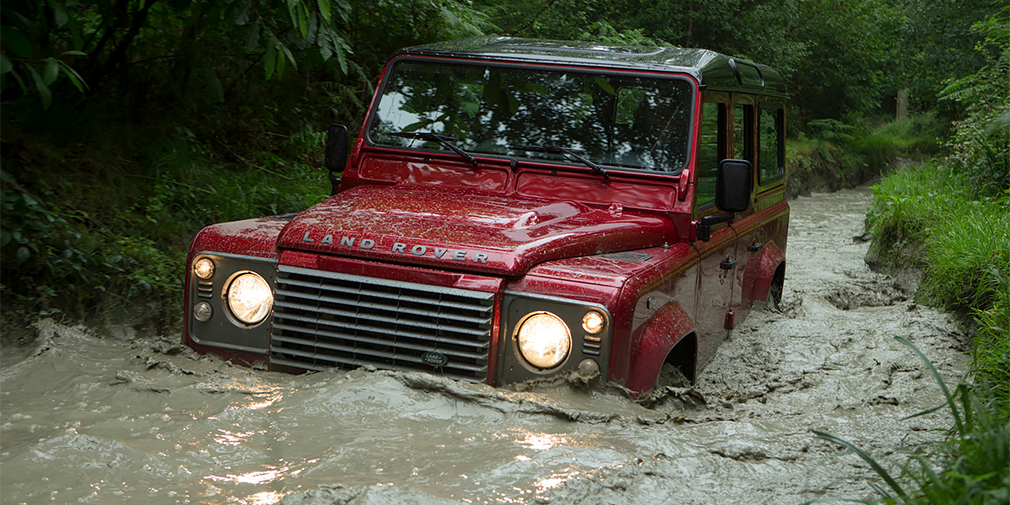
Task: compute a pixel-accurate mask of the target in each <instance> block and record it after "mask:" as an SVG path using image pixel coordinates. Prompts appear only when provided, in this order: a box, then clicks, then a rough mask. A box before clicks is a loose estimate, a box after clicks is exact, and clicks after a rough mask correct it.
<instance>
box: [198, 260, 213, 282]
mask: <svg viewBox="0 0 1010 505" xmlns="http://www.w3.org/2000/svg"><path fill="white" fill-rule="evenodd" d="M193 273H195V274H196V276H197V277H199V278H201V279H203V280H207V279H210V278H211V277H213V276H214V262H213V261H211V260H210V258H200V259H198V260H196V263H193Z"/></svg>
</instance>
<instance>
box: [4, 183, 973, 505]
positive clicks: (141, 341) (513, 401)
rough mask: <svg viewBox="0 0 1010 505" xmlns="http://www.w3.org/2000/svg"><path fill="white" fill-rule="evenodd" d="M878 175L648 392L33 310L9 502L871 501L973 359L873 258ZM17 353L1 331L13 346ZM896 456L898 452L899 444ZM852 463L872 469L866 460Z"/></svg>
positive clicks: (919, 441) (795, 223) (14, 418)
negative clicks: (733, 318)
mask: <svg viewBox="0 0 1010 505" xmlns="http://www.w3.org/2000/svg"><path fill="white" fill-rule="evenodd" d="M868 199H869V192H868V190H867V189H865V188H863V189H859V190H851V191H841V192H838V193H833V194H827V195H815V196H814V197H810V198H800V199H798V200H795V201H793V202H791V205H792V207H793V212H792V221H791V230H790V239H789V240H790V242H789V248H788V261H789V263H788V266H787V270H786V286H785V291H784V298H783V302H782V304H781V305H780V307H779V308H777V309H774V310H772V309H769V308H762V309H758V310H754V311H752V312H751V314H750V316H749V318H748V320H747V321H746V322H745V323H744V324H741V325H739V328H738V330H736V331H735V332H734V334H733V335H732V336H731V338H730V339H729V340H728V341H726V342H725V343H724V344H723V345H722V347H721V348H720V349H719V352H718V353H717V355H716V357H715V358H714V359H713V361H712V362H711V363H709V364H708V366H707V367H706V369H705V370H704V371H703V372H702V374H701V375H700V376H699V381H698V383H697V384H695V385H694V386H693V387H674V386H665V387H662V388H659V389H657V390H655V391H653V392H652V393H651V394H650V395H646V396H645V397H644V398H643V399H641V400H634V399H632V398H631V396H630V395H629V394H628V392H627V391H626V390H624V389H623V388H621V387H620V386H617V385H613V384H605V383H602V382H601V381H599V379H586V378H583V377H579V376H577V375H571V376H566V377H560V378H554V379H551V380H545V381H541V382H538V383H533V384H522V385H516V386H513V387H510V388H502V389H494V388H490V387H487V386H484V385H479V384H468V383H457V382H454V381H451V380H446V379H443V378H439V377H434V376H430V375H424V374H412V373H397V372H388V371H375V370H369V369H362V370H357V371H353V372H343V371H331V372H324V373H317V374H309V375H302V376H290V375H284V374H276V373H271V372H265V371H260V370H249V369H245V368H241V367H234V366H231V365H230V364H229V363H226V362H223V361H220V360H218V359H215V358H210V357H200V356H197V355H196V354H194V353H193V352H192V351H190V350H189V349H188V348H185V347H183V346H181V345H180V344H178V343H177V338H176V337H175V336H174V335H173V336H170V337H161V338H158V337H150V336H144V335H133V334H130V332H129V330H122V331H120V332H119V334H101V333H97V332H93V331H88V330H85V329H80V328H68V327H66V326H62V325H59V324H56V323H54V322H52V321H48V320H47V321H40V322H39V323H38V324H37V329H38V333H39V334H40V339H39V341H38V343H37V347H36V348H35V349H33V350H31V352H29V351H26V350H17V351H18V352H23V353H24V354H25V355H28V356H29V357H28V358H27V359H25V360H23V361H21V362H19V363H17V364H14V365H9V366H6V367H5V368H4V369H3V370H0V380H2V384H0V476H2V477H0V485H2V487H3V492H2V493H0V503H3V504H6V503H43V502H45V503H78V502H83V503H113V504H114V503H135V502H137V501H141V500H142V501H144V502H146V503H155V504H160V503H166V504H168V503H212V504H218V503H219V504H227V503H238V504H248V505H254V504H255V505H263V504H273V503H284V504H289V505H291V504H327V505H329V504H344V503H350V504H366V503H420V504H427V503H460V502H465V503H562V504H567V503H573V504H574V503H580V504H581V503H590V504H591V503H601V504H602V503H615V504H618V503H629V504H635V503H665V502H672V503H685V504H690V503H697V504H708V503H713V504H715V503H728V502H733V501H737V502H741V503H783V504H793V503H801V502H803V501H806V500H811V499H818V498H825V497H833V496H835V497H855V498H861V497H868V496H871V495H872V489H871V488H870V486H869V485H868V484H867V482H866V481H865V480H861V479H862V478H865V477H868V476H870V472H869V469H868V468H867V467H866V466H865V465H864V464H863V462H862V461H861V460H859V459H858V458H857V457H855V456H854V455H851V454H846V453H845V452H843V451H840V450H839V449H838V448H836V447H834V446H832V445H830V444H827V443H825V442H823V441H820V440H819V439H817V438H816V437H814V436H813V434H812V433H811V431H810V430H811V429H819V430H824V431H828V432H831V433H834V434H837V435H839V436H842V437H845V438H848V439H850V440H853V441H854V442H856V443H857V444H859V445H861V446H862V447H864V448H866V449H868V450H869V451H871V452H872V453H873V454H875V455H878V456H881V455H883V456H886V455H888V454H892V455H895V456H898V455H896V454H894V452H896V451H902V450H909V449H914V448H916V447H921V446H922V445H923V444H927V443H930V442H931V441H935V440H939V439H942V437H943V430H944V429H946V428H947V427H949V420H948V419H947V418H946V415H945V413H944V412H942V411H941V412H937V413H934V414H930V415H927V416H922V417H916V418H912V419H907V417H908V416H909V415H912V414H915V413H917V412H920V411H922V410H925V409H926V408H930V407H933V406H935V405H937V404H939V403H940V401H941V400H942V397H941V396H940V394H939V391H938V389H937V387H936V385H935V384H934V383H933V382H932V379H931V378H930V377H929V375H928V373H925V370H924V368H923V366H922V365H921V363H919V361H918V360H917V359H916V358H915V356H914V355H913V354H912V353H911V352H910V351H909V350H908V349H907V348H905V347H904V346H902V345H901V344H899V343H898V342H896V341H895V340H894V337H895V336H899V335H900V336H904V337H906V338H908V339H909V340H911V341H912V342H913V343H915V344H916V345H917V346H918V347H919V348H920V349H921V350H923V351H924V352H925V353H926V354H927V355H928V356H930V357H931V358H932V359H933V361H934V363H935V364H936V365H937V367H938V368H939V369H940V371H941V372H942V373H943V374H944V375H945V376H946V378H947V379H948V380H949V381H956V380H958V378H959V377H960V374H961V373H962V371H963V370H965V368H966V366H967V363H968V358H967V356H966V355H965V353H964V352H963V351H964V341H965V340H964V335H962V334H961V333H960V332H959V331H958V330H957V326H956V325H955V324H954V323H953V321H952V320H950V319H949V318H948V317H946V316H944V315H941V314H938V313H936V312H935V311H933V310H931V309H928V308H922V307H918V306H916V305H915V304H914V303H912V302H910V301H909V300H908V298H909V296H908V294H906V293H903V292H902V291H901V290H900V289H898V288H896V287H895V286H894V282H893V281H892V280H891V279H889V278H888V277H886V276H883V275H879V274H875V273H872V272H870V271H869V270H868V269H867V268H866V266H865V265H864V264H863V261H862V257H863V255H864V254H865V251H866V244H865V243H863V242H862V241H861V240H859V239H854V237H857V236H858V235H860V234H861V223H862V220H863V214H864V212H865V208H866V204H867V201H868ZM8 351H9V350H6V349H5V352H8ZM899 459H900V458H899ZM850 477H854V478H850Z"/></svg>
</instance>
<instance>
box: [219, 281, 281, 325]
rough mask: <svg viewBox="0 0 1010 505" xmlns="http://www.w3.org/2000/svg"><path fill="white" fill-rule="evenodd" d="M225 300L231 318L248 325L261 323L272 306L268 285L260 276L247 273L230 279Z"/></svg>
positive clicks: (271, 294) (271, 296)
mask: <svg viewBox="0 0 1010 505" xmlns="http://www.w3.org/2000/svg"><path fill="white" fill-rule="evenodd" d="M225 299H226V300H227V302H228V310H229V311H231V314H232V316H234V317H235V319H237V320H238V321H240V322H242V323H244V324H248V325H255V324H259V323H261V322H263V320H264V319H266V317H267V315H269V314H270V310H271V309H273V305H274V295H273V291H272V290H271V289H270V284H269V283H267V281H266V279H264V278H263V277H262V276H261V275H259V274H257V273H256V272H249V271H247V272H242V273H239V274H238V275H236V276H235V277H233V278H232V280H231V282H230V283H229V284H228V291H227V293H226V294H225Z"/></svg>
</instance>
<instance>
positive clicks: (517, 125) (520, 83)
mask: <svg viewBox="0 0 1010 505" xmlns="http://www.w3.org/2000/svg"><path fill="white" fill-rule="evenodd" d="M785 98H786V93H785V87H784V84H783V81H782V78H781V77H780V75H779V74H778V73H777V72H775V71H774V70H772V69H771V68H769V67H767V66H764V65H758V64H755V63H752V62H749V61H744V60H740V59H735V58H730V57H727V56H724V55H721V54H718V53H715V52H712V51H705V50H698V49H676V48H660V47H609V46H602V45H597V44H592V43H583V42H577V43H572V42H555V41H532V40H522V39H510V38H491V39H481V40H469V41H457V42H449V43H442V44H433V45H426V46H421V47H414V48H409V49H405V50H403V51H402V52H400V53H399V54H396V55H395V56H394V57H393V58H392V59H391V60H390V61H389V63H388V64H387V65H386V67H385V69H384V71H383V74H382V79H381V82H380V83H379V86H378V90H377V91H376V94H375V97H374V98H373V100H372V104H371V107H370V109H369V112H368V116H367V117H366V119H365V122H364V126H363V127H362V129H361V133H360V134H359V135H358V137H357V141H356V142H355V144H354V147H353V150H352V151H351V153H350V157H349V158H348V157H347V156H346V151H347V147H348V146H347V138H348V135H347V130H346V128H342V127H339V126H334V127H332V128H331V129H330V141H329V145H328V146H327V165H328V168H329V169H330V171H331V180H332V182H333V196H331V197H330V198H328V199H326V200H325V201H323V202H322V203H320V204H318V205H316V206H314V207H312V208H310V209H308V210H306V211H304V212H302V213H299V214H290V215H282V216H272V217H264V218H260V219H251V220H247V221H238V222H233V223H223V224H218V225H213V226H209V227H207V228H205V229H204V230H203V231H201V232H200V233H199V234H198V235H197V236H196V238H195V239H194V240H193V244H192V247H191V249H190V252H189V259H188V266H189V267H188V273H187V275H186V288H185V289H186V297H185V298H186V302H185V303H186V306H185V330H184V332H185V333H184V336H183V340H184V342H185V343H186V344H187V345H189V346H191V347H193V348H194V349H196V350H198V351H200V352H211V353H214V354H218V355H221V356H223V357H225V358H228V359H232V360H236V361H238V362H242V363H245V364H254V363H262V364H265V365H266V366H268V367H269V368H270V369H274V370H286V371H304V370H322V369H326V368H329V367H351V368H354V367H359V366H365V365H373V366H375V367H378V368H385V369H395V370H413V371H423V372H428V373H432V374H438V375H444V376H446V377H452V378H454V379H464V380H469V381H479V382H486V383H488V384H492V385H501V384H507V383H511V382H517V381H523V380H527V379H534V378H538V377H543V376H547V375H550V374H555V373H559V372H564V371H568V370H580V371H582V372H584V373H596V372H598V373H600V374H602V376H603V377H604V378H606V379H608V380H612V381H616V382H619V383H622V384H624V385H625V386H627V387H628V388H631V389H632V390H636V391H644V390H647V389H649V388H651V387H653V385H654V384H655V383H656V380H657V376H658V374H659V371H660V369H661V367H662V366H663V364H664V362H668V363H671V364H673V365H676V366H677V367H679V368H680V369H681V371H682V372H683V373H684V374H685V375H686V376H687V377H688V378H689V379H691V380H693V379H694V378H695V377H696V375H697V373H698V371H699V370H700V369H701V367H702V366H703V365H704V364H705V363H706V361H708V360H709V359H710V358H711V357H712V356H713V354H714V353H715V350H716V348H717V347H718V345H719V343H720V342H721V341H722V340H723V339H724V338H725V337H726V335H727V333H728V331H729V330H731V329H733V326H734V324H736V323H737V322H739V321H741V320H742V319H743V318H744V317H746V316H747V312H748V311H749V310H750V308H751V306H752V305H753V303H754V302H755V301H759V300H765V299H767V298H769V297H771V298H777V297H778V296H780V293H781V289H782V282H783V276H784V267H785V250H786V231H787V228H788V223H789V207H788V205H787V203H786V202H785V199H784V189H785V188H784V186H783V183H784V177H783V166H784V161H785V151H784V128H785V126H784V123H785V120H784V104H785ZM337 173H342V177H338V176H337Z"/></svg>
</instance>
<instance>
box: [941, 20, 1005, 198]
mask: <svg viewBox="0 0 1010 505" xmlns="http://www.w3.org/2000/svg"><path fill="white" fill-rule="evenodd" d="M1008 17H1010V6H1007V7H1004V9H1003V12H1002V13H1001V14H1000V15H997V16H993V17H991V18H989V19H987V20H985V21H980V22H979V23H976V24H975V25H973V27H972V29H973V31H974V32H975V33H978V34H980V35H982V36H983V37H984V38H983V41H982V42H980V43H979V44H978V46H977V47H976V52H978V53H982V54H983V55H985V56H987V60H986V64H985V65H984V66H982V68H980V69H979V70H978V71H977V72H976V73H974V74H971V75H967V76H965V77H962V78H959V79H953V80H950V81H948V85H947V87H946V88H944V89H943V91H941V97H942V98H943V99H944V100H947V101H954V102H957V103H958V104H960V105H962V106H963V107H964V108H965V111H966V112H967V117H966V118H965V119H964V120H962V121H959V122H957V123H955V128H954V134H953V135H952V136H951V138H950V139H949V141H948V143H947V147H948V149H949V150H950V155H949V156H948V158H947V162H948V163H950V164H951V165H952V166H954V167H956V168H957V169H958V170H960V171H963V172H964V173H966V174H968V176H969V178H970V179H971V182H972V186H973V188H974V190H975V193H976V194H978V195H985V196H995V195H999V194H1003V193H1005V192H1006V191H1007V190H1010V23H1007V18H1008Z"/></svg>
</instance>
